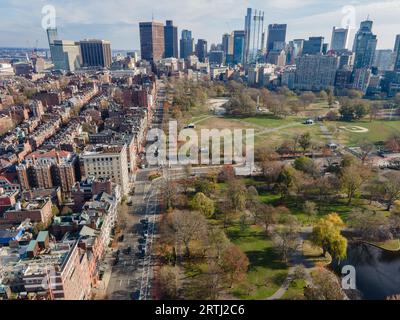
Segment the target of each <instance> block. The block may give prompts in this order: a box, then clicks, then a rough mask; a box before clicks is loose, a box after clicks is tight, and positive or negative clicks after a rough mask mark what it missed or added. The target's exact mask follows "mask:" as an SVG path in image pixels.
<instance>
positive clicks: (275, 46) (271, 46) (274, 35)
mask: <svg viewBox="0 0 400 320" xmlns="http://www.w3.org/2000/svg"><path fill="white" fill-rule="evenodd" d="M286 28H287V25H286V24H270V25H269V26H268V38H267V52H269V51H271V50H281V49H283V45H284V43H285V41H286Z"/></svg>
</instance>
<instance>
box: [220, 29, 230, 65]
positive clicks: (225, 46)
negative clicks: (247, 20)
mask: <svg viewBox="0 0 400 320" xmlns="http://www.w3.org/2000/svg"><path fill="white" fill-rule="evenodd" d="M222 51H224V54H225V58H226V62H227V63H232V62H233V33H225V34H224V35H222Z"/></svg>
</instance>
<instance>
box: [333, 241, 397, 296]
mask: <svg viewBox="0 0 400 320" xmlns="http://www.w3.org/2000/svg"><path fill="white" fill-rule="evenodd" d="M344 265H352V266H354V268H355V269H356V286H357V289H358V290H359V291H361V293H362V295H363V299H369V300H371V299H373V300H382V299H386V298H387V297H388V296H392V295H395V294H400V252H392V251H387V250H383V249H380V248H377V247H375V246H372V245H369V244H366V243H352V244H349V246H348V249H347V258H346V260H344V261H342V262H341V264H340V266H344Z"/></svg>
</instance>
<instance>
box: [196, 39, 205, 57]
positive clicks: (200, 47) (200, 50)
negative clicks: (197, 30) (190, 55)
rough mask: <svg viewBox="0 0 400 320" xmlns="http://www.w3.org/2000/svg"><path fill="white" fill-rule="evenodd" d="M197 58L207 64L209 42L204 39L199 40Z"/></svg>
mask: <svg viewBox="0 0 400 320" xmlns="http://www.w3.org/2000/svg"><path fill="white" fill-rule="evenodd" d="M196 56H197V57H198V58H199V61H200V62H205V61H206V58H207V41H206V40H204V39H199V40H197V44H196Z"/></svg>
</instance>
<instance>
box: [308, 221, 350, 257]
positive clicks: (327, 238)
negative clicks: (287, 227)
mask: <svg viewBox="0 0 400 320" xmlns="http://www.w3.org/2000/svg"><path fill="white" fill-rule="evenodd" d="M343 227H344V223H343V220H342V219H341V218H340V217H339V215H338V214H337V213H331V214H329V215H327V216H326V217H323V218H321V219H319V220H318V222H317V224H316V225H315V226H314V228H313V231H312V234H311V238H310V239H311V242H312V243H313V244H314V245H316V246H319V247H321V248H322V250H323V255H324V256H325V254H326V252H328V253H329V254H330V255H331V256H332V258H333V259H337V260H341V259H343V258H344V257H346V250H347V240H346V238H345V237H343V236H342V235H341V233H340V232H341V230H342V229H343Z"/></svg>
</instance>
